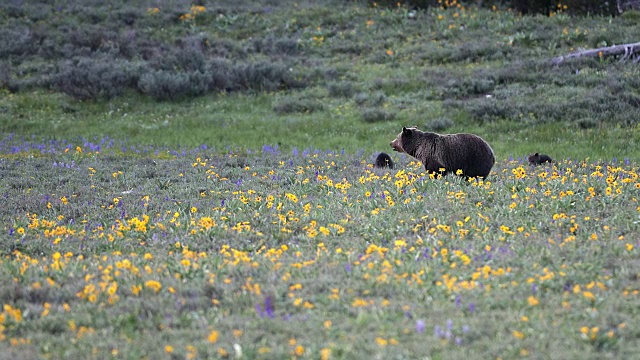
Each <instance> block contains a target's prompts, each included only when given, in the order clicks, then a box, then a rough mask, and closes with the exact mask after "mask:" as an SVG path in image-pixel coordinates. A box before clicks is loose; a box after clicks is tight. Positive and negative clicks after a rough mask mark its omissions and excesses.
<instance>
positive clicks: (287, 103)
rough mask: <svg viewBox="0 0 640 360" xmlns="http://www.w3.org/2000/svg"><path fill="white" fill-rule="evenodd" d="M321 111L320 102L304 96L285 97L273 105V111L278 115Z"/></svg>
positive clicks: (322, 107)
mask: <svg viewBox="0 0 640 360" xmlns="http://www.w3.org/2000/svg"><path fill="white" fill-rule="evenodd" d="M323 109H324V106H323V105H322V102H320V101H319V100H317V99H313V98H310V97H305V96H286V97H283V98H280V99H277V100H276V101H275V102H274V104H273V111H274V112H276V113H278V114H291V113H311V112H314V111H320V110H323Z"/></svg>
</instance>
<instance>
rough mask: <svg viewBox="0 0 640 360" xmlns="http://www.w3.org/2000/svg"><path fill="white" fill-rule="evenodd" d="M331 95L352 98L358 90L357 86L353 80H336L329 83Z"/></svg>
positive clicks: (328, 87)
mask: <svg viewBox="0 0 640 360" xmlns="http://www.w3.org/2000/svg"><path fill="white" fill-rule="evenodd" d="M327 89H328V90H329V95H331V96H332V97H337V98H339V97H343V98H350V97H352V96H353V94H354V93H355V91H356V87H355V86H354V84H353V82H351V81H334V82H330V83H329V84H327Z"/></svg>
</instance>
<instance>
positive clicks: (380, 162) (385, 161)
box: [374, 152, 393, 169]
mask: <svg viewBox="0 0 640 360" xmlns="http://www.w3.org/2000/svg"><path fill="white" fill-rule="evenodd" d="M374 165H375V167H377V168H385V167H388V168H389V169H393V160H391V156H389V154H387V153H383V152H381V153H380V154H378V157H376V163H375V164H374Z"/></svg>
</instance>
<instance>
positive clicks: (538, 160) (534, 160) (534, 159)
mask: <svg viewBox="0 0 640 360" xmlns="http://www.w3.org/2000/svg"><path fill="white" fill-rule="evenodd" d="M527 160H529V164H530V165H542V164H544V163H552V162H553V159H552V158H551V157H550V156H549V155H545V154H538V153H535V154H533V155H529V156H528V157H527Z"/></svg>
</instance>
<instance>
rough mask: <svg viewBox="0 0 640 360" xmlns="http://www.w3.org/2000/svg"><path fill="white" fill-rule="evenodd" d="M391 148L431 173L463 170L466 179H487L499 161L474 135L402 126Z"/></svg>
mask: <svg viewBox="0 0 640 360" xmlns="http://www.w3.org/2000/svg"><path fill="white" fill-rule="evenodd" d="M391 147H392V148H393V150H394V151H398V152H403V153H406V154H408V155H410V156H412V157H414V158H416V159H418V160H420V161H421V162H422V164H423V165H424V167H425V169H426V170H427V172H428V173H430V174H437V173H440V174H443V175H446V174H448V173H454V174H456V173H457V171H458V170H462V174H460V175H461V176H463V177H465V178H470V177H481V178H486V177H487V176H488V175H489V172H491V168H492V167H493V165H494V164H495V162H496V159H495V156H494V154H493V150H492V149H491V146H489V144H488V143H487V142H486V141H484V140H483V139H482V138H481V137H479V136H477V135H473V134H437V133H433V132H427V131H421V130H418V128H415V127H410V128H407V127H403V128H402V132H400V134H398V137H396V139H395V140H393V141H392V142H391ZM441 169H444V171H441Z"/></svg>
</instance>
